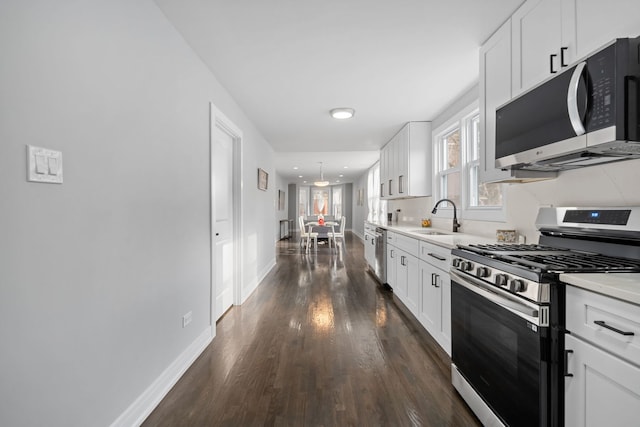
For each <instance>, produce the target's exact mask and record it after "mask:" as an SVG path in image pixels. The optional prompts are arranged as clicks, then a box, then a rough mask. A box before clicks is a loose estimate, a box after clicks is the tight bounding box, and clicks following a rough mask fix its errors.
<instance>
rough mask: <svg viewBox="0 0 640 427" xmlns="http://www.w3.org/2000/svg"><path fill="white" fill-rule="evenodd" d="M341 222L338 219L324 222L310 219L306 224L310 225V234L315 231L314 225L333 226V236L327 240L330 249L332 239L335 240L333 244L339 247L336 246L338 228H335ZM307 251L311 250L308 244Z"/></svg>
mask: <svg viewBox="0 0 640 427" xmlns="http://www.w3.org/2000/svg"><path fill="white" fill-rule="evenodd" d="M339 224H340V223H339V222H336V221H324V222H323V223H322V224H320V222H319V221H309V222H307V223H306V226H307V227H309V234H311V232H312V231H313V227H330V228H331V236H329V237H328V238H327V240H328V241H329V249H331V247H332V246H331V241H332V240H333V246H334V247H336V248H337V246H336V238H335V235H336V230H335V226H336V225H339ZM307 252H309V245H307Z"/></svg>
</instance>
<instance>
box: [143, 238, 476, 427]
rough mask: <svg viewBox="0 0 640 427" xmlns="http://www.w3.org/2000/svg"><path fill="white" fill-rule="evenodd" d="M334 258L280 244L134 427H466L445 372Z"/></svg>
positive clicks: (348, 250) (440, 357)
mask: <svg viewBox="0 0 640 427" xmlns="http://www.w3.org/2000/svg"><path fill="white" fill-rule="evenodd" d="M347 234H348V235H347V238H346V247H345V246H342V247H341V248H340V250H339V251H338V253H337V254H336V253H335V252H333V253H331V252H330V251H329V248H327V247H325V246H324V245H320V247H319V248H318V251H317V253H316V252H314V251H313V249H312V250H311V254H309V255H305V254H304V253H301V252H302V251H300V250H299V248H298V243H297V241H296V240H295V239H294V240H292V241H287V240H284V241H281V242H279V243H278V249H277V252H278V254H277V265H276V267H275V268H274V269H273V271H271V272H270V273H269V275H268V276H267V277H266V278H265V280H264V283H262V285H261V286H259V288H258V289H257V290H256V291H255V292H254V294H253V295H251V296H250V297H249V298H248V299H247V301H246V302H245V303H244V304H243V305H242V306H240V307H234V308H232V309H231V310H230V311H229V312H227V313H226V314H225V316H224V317H223V318H222V319H221V320H220V321H219V322H218V325H217V336H216V338H215V339H214V340H213V342H212V343H211V344H210V345H209V347H207V349H206V350H205V351H204V352H203V354H202V355H201V356H200V357H199V358H198V359H197V360H196V362H195V363H194V364H193V365H192V366H191V367H190V368H189V370H188V371H187V372H186V373H185V375H184V376H183V377H182V378H181V379H180V381H179V382H178V383H177V384H176V386H175V387H174V388H173V389H172V390H171V391H170V392H169V394H168V395H167V396H166V397H165V399H164V400H163V401H162V402H161V403H160V405H159V406H158V407H157V408H156V409H155V411H154V412H153V413H152V414H151V415H150V416H149V417H148V418H147V420H146V421H145V423H144V424H143V425H144V426H147V427H149V426H172V427H174V426H478V425H480V424H479V422H478V421H477V419H476V418H475V417H474V415H473V414H472V413H471V411H470V410H469V409H468V407H467V406H466V405H465V403H464V402H463V401H462V399H461V398H460V396H459V395H458V394H457V393H456V392H455V390H454V389H453V387H452V386H451V376H450V368H449V363H450V360H449V358H448V356H447V355H446V353H444V352H443V351H442V350H441V349H440V348H439V347H438V345H437V344H436V343H435V341H434V340H433V339H432V338H431V337H430V336H429V335H428V334H427V332H426V331H425V330H424V329H422V327H421V326H420V325H419V324H417V323H416V322H415V321H413V320H412V319H410V318H409V317H408V316H406V315H405V314H404V311H403V310H402V309H399V307H398V306H397V305H396V303H394V301H393V294H392V293H391V292H389V291H386V290H384V289H383V288H382V287H381V286H379V285H378V284H377V283H376V282H375V280H374V279H373V278H372V277H371V276H370V275H369V274H368V273H367V272H366V269H365V263H364V255H363V244H362V242H361V241H360V240H359V239H358V238H357V237H355V236H353V235H351V234H350V233H347Z"/></svg>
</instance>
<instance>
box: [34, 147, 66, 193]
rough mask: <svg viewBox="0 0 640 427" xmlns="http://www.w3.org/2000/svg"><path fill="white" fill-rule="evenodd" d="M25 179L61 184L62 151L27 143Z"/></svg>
mask: <svg viewBox="0 0 640 427" xmlns="http://www.w3.org/2000/svg"><path fill="white" fill-rule="evenodd" d="M27 181H31V182H45V183H52V184H62V152H61V151H56V150H49V149H48V148H42V147H34V146H33V145H27Z"/></svg>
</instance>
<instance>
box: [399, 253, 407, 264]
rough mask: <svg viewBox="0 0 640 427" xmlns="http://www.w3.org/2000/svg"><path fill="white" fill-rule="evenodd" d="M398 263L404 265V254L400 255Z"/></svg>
mask: <svg viewBox="0 0 640 427" xmlns="http://www.w3.org/2000/svg"><path fill="white" fill-rule="evenodd" d="M400 265H406V264H405V263H404V255H400Z"/></svg>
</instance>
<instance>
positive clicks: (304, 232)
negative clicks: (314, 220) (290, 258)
mask: <svg viewBox="0 0 640 427" xmlns="http://www.w3.org/2000/svg"><path fill="white" fill-rule="evenodd" d="M298 227H299V228H300V247H302V242H303V241H306V242H305V249H306V250H307V252H308V251H309V243H310V241H309V240H310V239H313V247H314V248H315V249H316V250H317V249H318V233H309V232H308V231H307V230H306V229H305V227H304V217H303V216H299V217H298Z"/></svg>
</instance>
